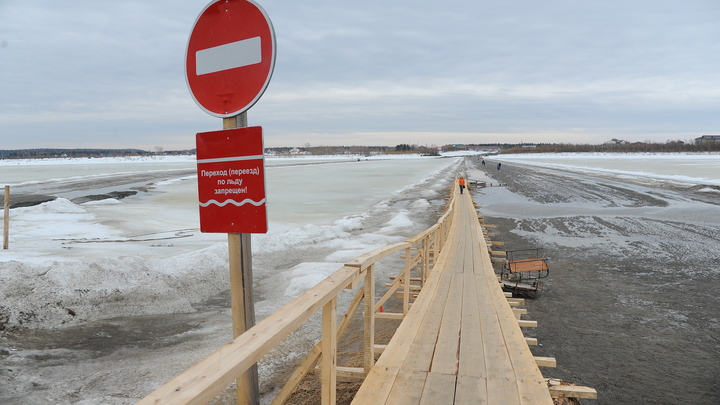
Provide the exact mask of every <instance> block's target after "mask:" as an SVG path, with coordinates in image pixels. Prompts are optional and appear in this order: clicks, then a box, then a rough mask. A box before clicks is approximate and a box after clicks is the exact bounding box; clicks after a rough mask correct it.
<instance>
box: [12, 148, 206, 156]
mask: <svg viewBox="0 0 720 405" xmlns="http://www.w3.org/2000/svg"><path fill="white" fill-rule="evenodd" d="M194 154H195V150H194V149H193V150H180V151H163V150H156V151H154V152H150V151H146V150H141V149H49V148H42V149H13V150H0V159H42V158H58V157H74V158H78V157H89V158H90V157H107V156H155V155H194Z"/></svg>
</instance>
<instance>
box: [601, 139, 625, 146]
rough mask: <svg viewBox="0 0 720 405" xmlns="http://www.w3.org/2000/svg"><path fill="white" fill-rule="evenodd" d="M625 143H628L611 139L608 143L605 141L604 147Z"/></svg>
mask: <svg viewBox="0 0 720 405" xmlns="http://www.w3.org/2000/svg"><path fill="white" fill-rule="evenodd" d="M626 143H628V142H627V141H626V140H623V139H615V138H613V139H611V140H609V141H606V142H605V145H624V144H626Z"/></svg>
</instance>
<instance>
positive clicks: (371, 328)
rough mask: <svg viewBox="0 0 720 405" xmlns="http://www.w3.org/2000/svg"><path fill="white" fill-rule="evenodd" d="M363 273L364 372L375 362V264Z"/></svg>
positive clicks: (367, 371) (368, 370)
mask: <svg viewBox="0 0 720 405" xmlns="http://www.w3.org/2000/svg"><path fill="white" fill-rule="evenodd" d="M366 272H367V273H366V274H365V285H364V286H363V288H364V289H365V291H364V294H365V297H364V298H363V302H364V304H365V316H364V319H363V323H364V332H365V336H364V344H365V351H364V352H363V368H364V369H365V372H366V373H369V372H370V369H371V368H372V366H373V365H374V364H375V264H373V265H371V266H370V267H368V268H367V270H366Z"/></svg>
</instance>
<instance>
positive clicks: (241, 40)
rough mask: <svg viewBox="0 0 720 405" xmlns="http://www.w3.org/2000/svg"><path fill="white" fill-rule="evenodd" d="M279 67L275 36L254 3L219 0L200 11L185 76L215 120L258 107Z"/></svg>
mask: <svg viewBox="0 0 720 405" xmlns="http://www.w3.org/2000/svg"><path fill="white" fill-rule="evenodd" d="M274 66H275V32H274V31H273V27H272V23H271V22H270V19H269V18H268V16H267V14H266V13H265V10H263V9H262V8H261V7H260V6H259V5H258V4H257V3H255V2H254V1H251V0H218V1H214V2H211V3H210V4H208V5H207V6H206V7H205V9H203V11H202V12H201V13H200V15H199V16H198V18H197V20H196V21H195V24H194V25H193V28H192V31H191V32H190V38H189V39H188V44H187V51H186V53H185V77H186V79H187V84H188V88H189V89H190V93H191V94H192V96H193V99H194V100H195V102H196V103H197V104H198V106H200V108H202V109H203V110H204V111H205V112H207V113H208V114H210V115H213V116H216V117H223V118H225V117H232V116H235V115H238V114H240V113H242V112H244V111H246V110H247V109H248V108H250V107H252V106H253V104H255V103H256V102H257V101H258V99H259V98H260V96H262V94H263V92H264V91H265V88H267V85H268V83H269V82H270V77H271V76H272V72H273V68H274Z"/></svg>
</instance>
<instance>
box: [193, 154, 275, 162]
mask: <svg viewBox="0 0 720 405" xmlns="http://www.w3.org/2000/svg"><path fill="white" fill-rule="evenodd" d="M264 158H265V156H264V155H253V156H235V157H226V158H217V159H198V161H197V162H198V163H219V162H238V161H241V160H255V159H264Z"/></svg>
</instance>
